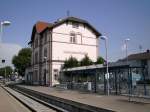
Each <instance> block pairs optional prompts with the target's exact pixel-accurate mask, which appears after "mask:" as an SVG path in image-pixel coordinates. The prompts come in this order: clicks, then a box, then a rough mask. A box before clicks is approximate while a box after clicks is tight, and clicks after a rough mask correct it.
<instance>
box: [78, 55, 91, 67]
mask: <svg viewBox="0 0 150 112" xmlns="http://www.w3.org/2000/svg"><path fill="white" fill-rule="evenodd" d="M92 64H93V62H92V60H91V59H90V58H89V57H88V56H87V55H85V57H84V58H83V59H82V60H81V61H80V65H81V66H88V65H92Z"/></svg>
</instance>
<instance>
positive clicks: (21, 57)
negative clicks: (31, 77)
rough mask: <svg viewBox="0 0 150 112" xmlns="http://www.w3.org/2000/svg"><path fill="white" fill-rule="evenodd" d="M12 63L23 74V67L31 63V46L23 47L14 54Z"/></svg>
mask: <svg viewBox="0 0 150 112" xmlns="http://www.w3.org/2000/svg"><path fill="white" fill-rule="evenodd" d="M12 63H13V64H14V66H15V68H16V69H17V71H18V73H19V74H20V75H21V76H24V75H25V69H26V68H27V67H28V66H30V65H31V48H23V49H21V50H20V51H19V53H18V55H17V56H14V57H13V59H12Z"/></svg>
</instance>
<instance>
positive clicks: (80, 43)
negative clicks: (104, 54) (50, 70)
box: [52, 23, 98, 61]
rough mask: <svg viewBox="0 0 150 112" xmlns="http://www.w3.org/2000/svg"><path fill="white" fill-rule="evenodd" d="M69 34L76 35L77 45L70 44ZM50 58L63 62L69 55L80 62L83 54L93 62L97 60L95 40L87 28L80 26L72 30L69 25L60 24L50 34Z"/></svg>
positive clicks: (94, 36)
mask: <svg viewBox="0 0 150 112" xmlns="http://www.w3.org/2000/svg"><path fill="white" fill-rule="evenodd" d="M70 32H75V34H77V43H76V44H73V43H70ZM52 39H53V40H52V41H53V43H52V49H53V52H52V58H53V60H65V59H66V58H69V57H70V56H71V55H72V56H73V57H76V58H77V59H78V60H81V59H82V58H83V57H84V55H85V54H88V56H89V57H90V58H91V59H92V60H93V61H96V59H97V54H98V53H97V49H98V45H97V38H96V35H95V34H94V33H93V32H92V31H91V30H89V28H87V27H85V28H84V27H83V25H80V26H79V28H78V29H77V28H72V25H71V24H68V25H67V24H65V23H64V24H62V25H60V26H58V27H56V28H54V29H53V32H52Z"/></svg>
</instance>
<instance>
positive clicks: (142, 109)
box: [19, 85, 150, 112]
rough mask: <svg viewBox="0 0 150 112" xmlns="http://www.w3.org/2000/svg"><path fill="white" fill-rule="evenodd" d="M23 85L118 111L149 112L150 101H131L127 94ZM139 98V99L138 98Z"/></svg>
mask: <svg viewBox="0 0 150 112" xmlns="http://www.w3.org/2000/svg"><path fill="white" fill-rule="evenodd" d="M19 86H21V87H24V88H27V89H31V90H34V91H38V92H41V93H45V94H48V95H51V96H56V97H60V98H64V99H67V100H71V101H75V102H79V103H83V104H88V105H91V106H95V107H100V108H104V109H109V110H113V111H116V112H149V111H150V103H144V102H141V101H136V100H134V101H132V99H131V101H130V102H129V100H128V99H129V98H128V97H127V96H113V95H110V96H107V95H99V94H95V93H87V92H86V93H85V92H79V91H73V90H65V89H59V88H50V87H43V86H26V85H19ZM138 100H139V99H138Z"/></svg>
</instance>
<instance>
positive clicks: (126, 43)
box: [125, 38, 130, 64]
mask: <svg viewBox="0 0 150 112" xmlns="http://www.w3.org/2000/svg"><path fill="white" fill-rule="evenodd" d="M128 41H130V39H129V38H127V39H125V47H126V63H127V64H128Z"/></svg>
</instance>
